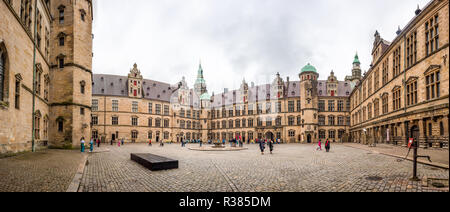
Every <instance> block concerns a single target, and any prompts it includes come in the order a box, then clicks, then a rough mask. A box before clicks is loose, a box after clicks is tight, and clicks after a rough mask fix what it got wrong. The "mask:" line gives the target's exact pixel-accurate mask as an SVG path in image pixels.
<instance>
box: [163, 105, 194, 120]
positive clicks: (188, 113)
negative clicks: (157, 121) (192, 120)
mask: <svg viewBox="0 0 450 212" xmlns="http://www.w3.org/2000/svg"><path fill="white" fill-rule="evenodd" d="M156 114H157V115H161V105H160V104H156ZM188 117H190V111H188Z"/></svg>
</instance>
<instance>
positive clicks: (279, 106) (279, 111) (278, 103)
mask: <svg viewBox="0 0 450 212" xmlns="http://www.w3.org/2000/svg"><path fill="white" fill-rule="evenodd" d="M276 104H277V107H276V108H277V113H281V102H277V103H276Z"/></svg>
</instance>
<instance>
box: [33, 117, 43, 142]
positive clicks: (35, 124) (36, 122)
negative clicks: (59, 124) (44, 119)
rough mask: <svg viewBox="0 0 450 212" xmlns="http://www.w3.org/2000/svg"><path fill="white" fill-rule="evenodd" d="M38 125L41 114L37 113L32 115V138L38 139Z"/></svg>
mask: <svg viewBox="0 0 450 212" xmlns="http://www.w3.org/2000/svg"><path fill="white" fill-rule="evenodd" d="M40 123H41V113H40V112H39V111H37V112H36V113H35V115H34V138H35V139H40Z"/></svg>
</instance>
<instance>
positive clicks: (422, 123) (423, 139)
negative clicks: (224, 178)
mask: <svg viewBox="0 0 450 212" xmlns="http://www.w3.org/2000/svg"><path fill="white" fill-rule="evenodd" d="M419 129H420V136H419V147H420V148H425V149H426V148H427V121H426V119H420V120H419Z"/></svg>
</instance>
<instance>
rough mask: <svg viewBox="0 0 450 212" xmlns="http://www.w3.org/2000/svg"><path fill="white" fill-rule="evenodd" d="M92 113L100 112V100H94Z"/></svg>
mask: <svg viewBox="0 0 450 212" xmlns="http://www.w3.org/2000/svg"><path fill="white" fill-rule="evenodd" d="M92 111H98V99H93V100H92Z"/></svg>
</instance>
